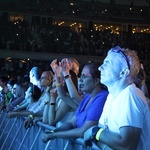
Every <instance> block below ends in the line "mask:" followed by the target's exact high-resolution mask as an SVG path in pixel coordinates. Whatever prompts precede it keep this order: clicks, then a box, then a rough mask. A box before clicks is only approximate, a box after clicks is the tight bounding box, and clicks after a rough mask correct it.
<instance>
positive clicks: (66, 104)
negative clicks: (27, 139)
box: [0, 46, 150, 150]
mask: <svg viewBox="0 0 150 150" xmlns="http://www.w3.org/2000/svg"><path fill="white" fill-rule="evenodd" d="M114 58H115V59H114ZM48 65H49V70H41V69H40V68H38V67H37V66H33V67H32V68H31V69H30V71H29V72H28V76H26V80H25V81H24V82H21V81H19V80H18V79H17V78H16V79H14V78H7V77H5V76H1V77H0V87H1V95H0V98H1V99H0V111H1V112H2V111H5V112H6V113H7V117H8V118H12V117H20V116H22V117H25V120H24V127H25V128H30V127H31V126H32V125H34V126H36V125H37V122H38V121H42V122H43V123H45V124H48V125H49V126H55V129H54V130H51V131H43V137H42V138H41V141H43V142H48V141H49V140H55V139H56V138H62V139H76V138H83V139H84V143H85V146H88V147H90V146H92V143H93V142H94V143H95V144H96V145H97V146H98V147H99V148H101V149H137V150H141V149H142V150H147V149H150V144H149V138H150V128H149V126H150V106H149V99H150V97H149V92H148V89H147V85H146V82H145V72H144V68H143V65H142V64H141V62H140V61H139V58H138V56H137V54H136V53H135V51H132V50H129V49H124V48H121V47H119V46H116V47H113V48H111V49H110V50H108V53H107V56H106V58H105V59H104V62H103V63H102V64H100V63H98V62H89V63H86V64H84V65H83V66H81V65H80V63H79V62H78V61H77V60H76V59H75V58H63V59H62V60H59V61H58V60H57V59H54V60H53V61H51V62H50V64H48Z"/></svg>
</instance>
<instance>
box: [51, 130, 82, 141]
mask: <svg viewBox="0 0 150 150" xmlns="http://www.w3.org/2000/svg"><path fill="white" fill-rule="evenodd" d="M54 137H55V138H64V139H75V138H81V137H83V132H82V131H81V130H80V128H74V129H71V130H67V131H58V132H54Z"/></svg>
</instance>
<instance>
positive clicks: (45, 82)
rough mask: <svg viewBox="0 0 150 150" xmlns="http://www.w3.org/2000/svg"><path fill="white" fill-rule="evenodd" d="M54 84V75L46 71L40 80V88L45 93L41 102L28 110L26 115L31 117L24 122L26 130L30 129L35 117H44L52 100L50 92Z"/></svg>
mask: <svg viewBox="0 0 150 150" xmlns="http://www.w3.org/2000/svg"><path fill="white" fill-rule="evenodd" d="M52 83H53V73H52V72H51V71H44V72H43V73H42V75H41V78H40V87H41V88H42V89H43V92H42V95H41V97H40V98H39V100H38V101H37V102H36V103H34V105H32V107H30V108H29V109H28V113H26V115H27V114H28V115H29V117H28V118H27V119H26V120H25V122H24V126H25V128H29V127H30V125H31V124H32V123H33V119H34V118H35V117H42V116H43V110H44V106H45V104H47V102H48V101H49V99H50V90H51V87H52Z"/></svg>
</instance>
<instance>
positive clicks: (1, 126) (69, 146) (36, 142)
mask: <svg viewBox="0 0 150 150" xmlns="http://www.w3.org/2000/svg"><path fill="white" fill-rule="evenodd" d="M24 119H25V118H24V117H15V118H8V117H7V113H6V112H1V113H0V150H87V149H89V150H99V148H98V147H97V146H96V145H95V144H93V146H92V147H85V145H84V142H83V139H82V138H78V139H75V140H67V139H60V138H56V139H54V140H50V141H48V142H47V143H44V142H43V141H42V135H43V131H45V130H53V129H54V128H55V127H53V126H49V125H48V124H44V123H43V122H37V125H33V126H31V127H30V128H28V129H26V128H24Z"/></svg>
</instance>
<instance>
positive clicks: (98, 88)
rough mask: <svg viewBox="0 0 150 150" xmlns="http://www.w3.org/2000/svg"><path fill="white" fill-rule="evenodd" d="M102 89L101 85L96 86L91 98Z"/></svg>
mask: <svg viewBox="0 0 150 150" xmlns="http://www.w3.org/2000/svg"><path fill="white" fill-rule="evenodd" d="M101 90H102V89H101V88H100V87H98V86H97V87H95V88H94V89H93V91H92V92H91V98H94V97H95V96H96V95H97V94H98V93H99V92H100V91H101Z"/></svg>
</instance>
